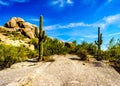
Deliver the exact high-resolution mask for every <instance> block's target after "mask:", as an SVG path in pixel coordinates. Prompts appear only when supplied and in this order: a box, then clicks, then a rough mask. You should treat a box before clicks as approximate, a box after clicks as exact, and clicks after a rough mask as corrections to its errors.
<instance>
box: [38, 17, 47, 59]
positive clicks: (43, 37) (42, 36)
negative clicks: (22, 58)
mask: <svg viewBox="0 0 120 86" xmlns="http://www.w3.org/2000/svg"><path fill="white" fill-rule="evenodd" d="M46 38H47V36H46V35H45V31H43V16H40V27H39V37H38V39H39V57H38V61H42V60H43V43H44V42H45V40H46Z"/></svg>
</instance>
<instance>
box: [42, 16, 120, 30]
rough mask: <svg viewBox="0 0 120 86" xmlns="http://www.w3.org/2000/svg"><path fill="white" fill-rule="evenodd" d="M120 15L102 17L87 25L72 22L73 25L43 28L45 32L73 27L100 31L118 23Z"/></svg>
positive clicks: (56, 25)
mask: <svg viewBox="0 0 120 86" xmlns="http://www.w3.org/2000/svg"><path fill="white" fill-rule="evenodd" d="M119 19H120V14H117V15H112V16H107V17H104V18H103V19H101V20H99V21H96V22H94V23H91V24H87V23H84V22H77V23H76V22H74V23H68V24H66V25H60V24H55V25H49V26H46V27H44V29H45V30H55V29H69V28H70V29H71V28H75V27H90V28H97V27H98V26H100V27H101V28H102V29H105V28H106V27H107V26H109V25H111V24H114V23H117V22H118V21H119V22H120V20H119Z"/></svg>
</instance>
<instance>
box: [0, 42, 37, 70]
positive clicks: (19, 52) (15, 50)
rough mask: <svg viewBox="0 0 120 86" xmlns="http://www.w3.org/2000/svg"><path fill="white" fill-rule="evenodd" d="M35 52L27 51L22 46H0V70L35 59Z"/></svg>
mask: <svg viewBox="0 0 120 86" xmlns="http://www.w3.org/2000/svg"><path fill="white" fill-rule="evenodd" d="M36 55H37V54H36V53H35V51H32V50H29V49H28V48H25V47H23V46H21V47H14V46H11V45H4V44H0V69H3V68H6V67H10V66H11V65H12V64H14V63H16V62H21V61H24V60H26V59H28V58H32V56H33V57H35V56H36Z"/></svg>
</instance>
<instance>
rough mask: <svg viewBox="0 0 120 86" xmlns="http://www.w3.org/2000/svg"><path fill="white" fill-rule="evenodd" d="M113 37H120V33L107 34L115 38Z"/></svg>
mask: <svg viewBox="0 0 120 86" xmlns="http://www.w3.org/2000/svg"><path fill="white" fill-rule="evenodd" d="M115 35H120V32H118V33H112V34H109V36H115Z"/></svg>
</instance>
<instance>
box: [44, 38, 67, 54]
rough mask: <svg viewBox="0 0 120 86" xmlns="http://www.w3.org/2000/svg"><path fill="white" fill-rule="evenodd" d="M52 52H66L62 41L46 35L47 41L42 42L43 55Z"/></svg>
mask: <svg viewBox="0 0 120 86" xmlns="http://www.w3.org/2000/svg"><path fill="white" fill-rule="evenodd" d="M54 54H58V55H60V54H66V48H65V47H64V43H63V42H60V41H59V40H57V39H51V38H49V37H48V38H47V41H46V42H45V43H44V55H45V56H49V55H54Z"/></svg>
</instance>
